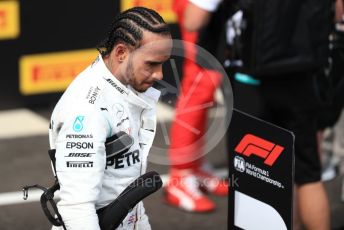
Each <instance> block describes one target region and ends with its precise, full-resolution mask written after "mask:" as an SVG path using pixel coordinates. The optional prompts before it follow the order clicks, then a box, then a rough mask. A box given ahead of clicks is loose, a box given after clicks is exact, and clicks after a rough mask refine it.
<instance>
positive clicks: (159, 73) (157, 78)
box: [152, 67, 164, 81]
mask: <svg viewBox="0 0 344 230" xmlns="http://www.w3.org/2000/svg"><path fill="white" fill-rule="evenodd" d="M152 77H153V79H154V80H155V81H160V80H162V79H163V77H164V76H163V73H162V67H160V68H158V69H157V71H155V72H154V73H153V76H152Z"/></svg>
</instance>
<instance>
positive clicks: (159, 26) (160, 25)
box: [97, 7, 171, 56]
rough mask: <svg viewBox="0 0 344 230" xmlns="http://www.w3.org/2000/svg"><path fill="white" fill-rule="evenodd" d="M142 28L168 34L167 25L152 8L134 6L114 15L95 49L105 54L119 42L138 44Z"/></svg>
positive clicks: (137, 45)
mask: <svg viewBox="0 0 344 230" xmlns="http://www.w3.org/2000/svg"><path fill="white" fill-rule="evenodd" d="M143 30H147V31H150V32H152V33H157V34H161V35H170V33H171V32H170V30H169V28H168V25H167V24H166V23H165V21H164V19H163V18H162V17H161V16H160V15H159V14H158V13H157V12H155V11H154V10H151V9H148V8H145V7H134V8H131V9H128V10H126V11H124V12H123V13H121V14H119V15H117V16H116V18H115V20H114V22H113V24H112V26H111V29H110V31H109V33H108V36H107V38H106V39H105V40H104V41H103V42H101V43H100V44H99V45H98V47H97V49H98V51H99V52H100V53H101V55H102V56H107V55H109V54H110V52H111V51H112V49H113V47H114V46H115V45H116V44H118V43H119V42H123V43H125V44H128V45H131V46H133V47H135V48H138V47H139V46H140V41H141V40H142V37H143Z"/></svg>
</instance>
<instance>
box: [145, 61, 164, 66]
mask: <svg viewBox="0 0 344 230" xmlns="http://www.w3.org/2000/svg"><path fill="white" fill-rule="evenodd" d="M164 62H165V61H146V63H148V64H152V65H160V64H164Z"/></svg>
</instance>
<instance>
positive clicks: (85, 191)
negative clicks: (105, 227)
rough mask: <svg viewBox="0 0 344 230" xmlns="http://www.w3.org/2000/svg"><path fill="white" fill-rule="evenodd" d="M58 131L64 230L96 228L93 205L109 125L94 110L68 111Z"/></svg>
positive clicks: (104, 154)
mask: <svg viewBox="0 0 344 230" xmlns="http://www.w3.org/2000/svg"><path fill="white" fill-rule="evenodd" d="M58 129H60V131H59V132H58V136H57V140H56V143H55V144H56V145H55V147H56V174H57V177H58V180H59V182H60V187H61V189H60V198H61V200H60V201H59V203H58V209H59V212H60V214H61V216H62V219H63V221H64V223H65V225H66V228H67V229H68V230H78V229H80V230H81V229H83V230H87V229H92V230H96V229H100V227H99V224H98V217H97V214H96V209H95V203H96V201H97V199H98V197H99V194H100V190H101V188H102V178H103V174H104V170H105V165H106V153H105V144H104V143H105V140H106V137H107V135H108V133H109V132H110V131H111V130H109V129H110V128H109V125H108V123H107V121H106V119H105V118H104V117H103V116H102V115H101V114H100V113H97V112H96V111H86V112H78V113H73V112H72V113H70V114H69V115H68V116H66V117H65V118H64V119H63V122H62V123H61V124H60V127H58Z"/></svg>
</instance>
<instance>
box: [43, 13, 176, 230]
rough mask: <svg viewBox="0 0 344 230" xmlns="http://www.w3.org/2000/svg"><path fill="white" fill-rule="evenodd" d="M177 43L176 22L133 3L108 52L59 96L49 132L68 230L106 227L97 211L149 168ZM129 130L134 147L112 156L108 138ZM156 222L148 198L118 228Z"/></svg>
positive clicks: (120, 19) (107, 46)
mask: <svg viewBox="0 0 344 230" xmlns="http://www.w3.org/2000/svg"><path fill="white" fill-rule="evenodd" d="M171 48H172V39H171V35H170V32H169V29H168V27H167V25H166V23H165V22H164V21H163V19H162V18H161V17H160V16H159V15H158V14H157V13H156V12H154V11H152V10H150V9H147V8H143V7H135V8H132V9H129V10H127V11H125V12H123V13H121V14H119V15H118V16H117V17H116V19H115V21H114V23H113V25H112V29H111V31H110V32H109V35H108V37H107V38H106V39H105V41H104V42H103V43H102V44H101V45H100V46H99V47H98V50H99V51H100V55H99V56H98V57H97V59H96V60H95V61H94V62H93V63H92V64H91V65H90V66H89V67H88V68H87V69H86V70H84V71H83V72H82V73H80V74H79V75H78V76H77V77H76V79H75V80H74V81H73V82H72V83H71V85H70V86H69V87H68V88H67V90H66V91H65V93H64V94H63V96H62V98H61V99H60V100H59V102H58V103H57V105H56V107H55V109H54V111H53V114H52V117H51V124H50V133H49V138H50V147H51V149H56V154H55V157H56V176H57V178H58V180H59V183H60V198H61V200H60V201H59V202H58V210H59V213H60V214H61V216H62V220H63V222H64V224H65V227H66V229H67V230H76V229H78V230H79V229H80V230H81V229H82V230H87V229H92V230H96V229H100V227H99V223H98V217H97V214H96V210H98V209H99V208H102V207H104V206H106V205H108V204H109V203H110V202H112V201H113V200H114V199H115V198H116V197H117V196H118V195H119V194H120V193H121V192H122V191H123V190H124V189H125V188H126V187H127V186H128V185H129V184H130V183H131V182H132V181H134V180H135V179H136V178H137V177H139V176H140V175H141V174H143V173H144V172H145V171H146V165H147V156H148V152H149V149H150V148H151V146H152V142H153V138H154V135H155V129H156V114H155V113H156V110H155V106H156V103H157V101H158V98H159V95H160V92H159V91H158V90H156V89H154V88H152V87H151V86H152V85H153V83H154V82H155V81H157V80H161V79H162V64H163V62H165V61H166V60H168V59H169V57H170V54H171ZM121 131H123V132H125V133H127V134H128V135H129V136H130V138H131V140H132V141H133V142H132V143H131V145H130V146H129V147H130V148H129V149H128V150H127V151H126V152H125V153H121V154H118V155H114V156H112V157H111V158H109V157H108V158H107V152H106V147H105V142H106V141H107V139H108V138H110V137H112V136H114V135H116V134H118V133H119V132H121ZM54 228H55V229H58V228H56V227H54ZM150 228H151V227H150V225H149V222H148V217H147V216H146V214H145V210H144V207H143V205H142V202H140V203H139V204H138V205H137V206H136V207H135V208H134V209H133V210H132V211H131V212H130V213H129V214H128V215H127V217H126V218H125V219H124V221H123V222H122V224H121V225H120V226H119V228H118V229H150ZM61 229H62V228H61Z"/></svg>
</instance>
